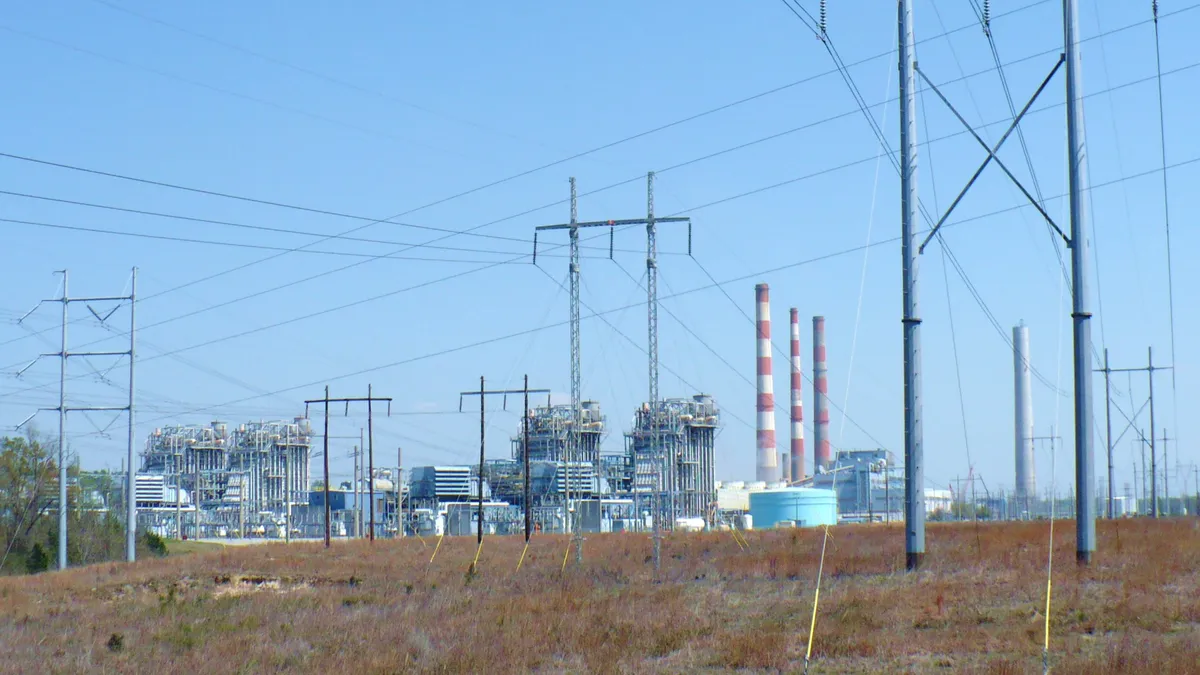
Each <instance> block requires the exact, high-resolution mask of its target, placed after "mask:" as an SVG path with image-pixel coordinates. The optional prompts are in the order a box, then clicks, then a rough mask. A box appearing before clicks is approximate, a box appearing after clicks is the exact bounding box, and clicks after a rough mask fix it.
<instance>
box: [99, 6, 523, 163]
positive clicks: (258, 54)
mask: <svg viewBox="0 0 1200 675" xmlns="http://www.w3.org/2000/svg"><path fill="white" fill-rule="evenodd" d="M93 2H95V3H97V4H99V5H103V6H105V7H108V8H109V9H112V10H114V11H118V12H122V13H125V14H128V15H130V16H135V17H137V18H139V19H142V20H144V21H149V22H151V23H155V24H158V25H160V26H165V27H167V28H170V29H172V30H176V31H179V32H181V33H184V34H185V35H190V36H192V37H194V38H197V39H200V40H204V41H206V42H211V43H213V44H216V45H220V46H222V47H225V48H227V49H232V50H234V51H237V52H240V53H242V54H246V55H249V56H252V57H254V58H257V59H260V60H262V61H265V62H267V63H271V64H274V65H277V66H281V67H283V68H287V69H289V70H292V71H295V72H298V73H302V74H304V75H308V76H310V77H313V78H316V79H318V80H322V81H324V82H327V83H330V84H335V85H338V86H340V87H343V88H346V89H350V90H353V91H357V92H359V93H361V94H368V95H371V96H375V97H377V98H380V99H383V100H385V101H390V102H392V103H398V104H400V105H402V106H405V107H407V108H412V109H413V110H419V111H421V112H423V113H427V114H429V115H433V116H436V117H444V118H446V119H449V120H452V121H454V122H457V123H459V124H464V125H467V126H471V127H475V128H476V129H481V130H483V131H487V132H490V133H494V134H499V135H502V136H508V137H509V138H512V139H514V140H518V141H522V142H525V139H522V138H519V137H517V136H515V135H513V134H510V133H507V132H504V131H501V130H498V129H494V128H492V127H489V126H486V125H483V124H479V123H478V122H474V121H472V120H469V119H465V118H462V117H458V116H455V115H452V114H450V113H447V112H445V111H442V110H435V109H433V108H430V107H428V106H424V105H421V104H419V103H413V102H412V101H408V100H405V99H401V98H398V97H396V96H393V95H390V94H385V93H383V92H381V91H377V90H374V89H369V88H367V87H363V86H361V85H357V84H354V83H353V82H348V81H346V80H343V79H340V78H337V77H333V76H332V75H328V74H325V73H321V72H318V71H315V70H312V69H310V68H305V67H303V66H298V65H296V64H294V63H289V62H287V61H284V60H282V59H279V58H276V57H274V56H271V55H269V54H264V53H262V52H258V51H255V50H253V49H249V48H247V47H243V46H242V45H239V44H235V43H233V42H229V41H227V40H222V39H220V38H216V37H213V36H211V35H206V34H204V33H200V32H199V31H195V30H192V29H190V28H187V27H184V26H180V25H178V24H175V23H171V22H169V21H166V20H163V19H159V18H157V17H153V16H150V15H147V14H142V13H140V12H137V11H134V10H132V9H129V8H128V7H123V6H121V5H118V4H116V3H112V2H108V1H107V0H93Z"/></svg>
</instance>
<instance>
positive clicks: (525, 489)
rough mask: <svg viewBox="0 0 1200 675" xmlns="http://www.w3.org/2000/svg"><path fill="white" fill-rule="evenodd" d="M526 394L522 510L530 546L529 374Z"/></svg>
mask: <svg viewBox="0 0 1200 675" xmlns="http://www.w3.org/2000/svg"><path fill="white" fill-rule="evenodd" d="M524 393H525V412H524V415H523V416H522V417H521V432H522V436H524V443H523V444H522V446H521V459H522V461H523V463H524V464H525V467H524V468H525V471H524V476H525V481H524V482H525V484H524V485H523V486H522V487H523V490H522V491H523V492H524V493H525V495H524V497H525V498H524V499H523V500H522V501H523V502H524V504H523V507H522V508H523V509H524V511H525V544H526V545H528V544H529V531H530V529H531V528H532V526H533V509H532V504H531V501H532V500H531V498H530V496H531V490H530V485H529V374H528V373H526V374H525V392H524Z"/></svg>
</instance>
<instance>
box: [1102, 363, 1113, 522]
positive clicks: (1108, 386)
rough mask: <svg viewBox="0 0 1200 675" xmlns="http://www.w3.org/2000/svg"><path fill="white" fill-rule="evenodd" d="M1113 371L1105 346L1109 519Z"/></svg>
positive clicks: (1110, 516)
mask: <svg viewBox="0 0 1200 675" xmlns="http://www.w3.org/2000/svg"><path fill="white" fill-rule="evenodd" d="M1111 376H1112V371H1111V370H1109V367H1108V347H1105V348H1104V425H1105V427H1106V432H1105V433H1106V434H1107V436H1106V441H1105V443H1106V445H1107V446H1108V519H1109V520H1112V519H1113V489H1114V488H1113V443H1112V386H1111V382H1110V380H1111Z"/></svg>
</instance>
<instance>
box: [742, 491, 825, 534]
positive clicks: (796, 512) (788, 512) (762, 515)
mask: <svg viewBox="0 0 1200 675" xmlns="http://www.w3.org/2000/svg"><path fill="white" fill-rule="evenodd" d="M750 516H751V518H752V519H753V521H754V526H755V528H757V529H766V528H770V527H775V526H777V525H779V524H780V523H789V524H790V523H795V526H796V527H815V526H817V525H836V524H837V495H835V494H834V492H833V490H818V489H815V488H781V489H778V490H763V491H762V492H751V493H750Z"/></svg>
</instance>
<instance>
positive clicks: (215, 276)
mask: <svg viewBox="0 0 1200 675" xmlns="http://www.w3.org/2000/svg"><path fill="white" fill-rule="evenodd" d="M1196 7H1200V4H1197V5H1193V6H1191V7H1188V8H1184V9H1180V10H1177V11H1176V12H1174V13H1173V14H1178V13H1181V12H1184V11H1188V10H1190V9H1194V8H1196ZM1163 16H1164V17H1165V16H1168V15H1166V14H1164V15H1163ZM1142 23H1145V22H1142ZM1133 25H1140V24H1133ZM1130 27H1131V26H1125V27H1121V28H1117V29H1113V30H1110V31H1107V32H1105V33H1102V34H1100V35H1097V36H1094V37H1092V38H1088V40H1091V39H1097V38H1099V37H1103V36H1104V35H1108V34H1112V33H1115V32H1119V31H1122V30H1127V29H1128V28H1130ZM1085 41H1086V40H1085ZM1052 51H1053V50H1052ZM1045 53H1050V52H1045ZM1028 58H1031V57H1026V59H1028ZM1026 59H1019V60H1018V61H1015V62H1013V63H1016V62H1019V61H1023V60H1026ZM837 60H838V62H840V57H838V59H837ZM1184 69H1186V68H1184ZM992 70H994V68H989V69H987V70H985V71H982V72H981V73H979V74H984V73H988V72H991V71H992ZM1181 70H1182V69H1181ZM1173 72H1178V71H1173ZM1167 74H1172V73H1167ZM972 77H974V76H972ZM960 79H966V78H960ZM955 81H958V80H951V81H949V82H946V83H944V84H949V83H950V82H955ZM848 84H849V85H850V86H851V87H853V80H850V81H849V82H848ZM1132 84H1136V82H1135V83H1127V84H1125V85H1121V86H1119V87H1115V88H1111V89H1110V90H1109V91H1112V90H1115V89H1118V88H1122V87H1125V86H1131V85H1132ZM855 90H856V88H855ZM1099 93H1104V92H1095V93H1094V94H1091V95H1095V94H1099ZM890 100H891V99H889V101H890ZM856 102H857V103H859V105H860V107H859V109H858V110H860V111H862V112H863V113H864V114H865V115H866V117H867V118H868V121H869V122H870V123H871V124H872V128H873V130H875V129H876V126H875V124H874V120H873V118H871V117H870V115H869V114H866V111H865V110H863V108H862V107H861V106H862V105H863V102H862V101H861V97H860V96H856ZM887 102H888V101H884V102H882V103H879V104H876V105H884V104H886V103H887ZM869 107H873V106H869ZM1050 107H1054V106H1050ZM1046 109H1049V107H1048V108H1043V109H1041V110H1046ZM1039 111H1040V110H1039ZM1035 112H1038V111H1035ZM850 114H853V112H848V113H844V114H842V115H838V116H835V117H832V118H826V120H821V121H819V122H816V123H812V124H809V125H804V126H802V127H798V128H796V129H793V130H791V131H788V132H783V133H780V134H774V135H771V136H768V137H765V138H763V139H759V140H756V141H751V142H748V143H743V144H741V145H739V146H735V147H734V148H730V149H727V150H724V151H719V152H717V153H711V154H709V155H705V156H703V157H700V158H696V159H693V160H689V161H686V162H682V163H679V164H675V165H673V166H671V167H667V168H666V169H664V170H662V171H659V173H662V172H665V171H669V170H672V169H677V168H680V167H683V166H687V165H689V164H693V163H696V162H699V161H705V160H707V159H711V158H714V157H717V156H719V155H722V154H725V153H727V152H732V151H735V150H739V149H742V148H745V147H749V146H750V145H754V144H756V143H759V142H763V141H766V140H771V139H774V138H778V137H780V136H782V135H785V134H787V133H791V132H794V131H798V130H800V129H804V128H811V127H812V126H816V125H817V124H821V123H824V122H826V121H832V120H833V119H838V118H841V117H845V116H847V115H850ZM876 133H877V135H879V134H880V133H881V132H879V131H876ZM961 133H963V132H958V133H956V134H951V135H950V136H946V137H943V138H949V137H952V136H956V135H959V134H961ZM880 138H881V139H882V136H880ZM939 140H940V139H939ZM882 142H883V143H884V145H885V147H886V146H887V143H886V140H882ZM931 142H932V141H931ZM888 156H889V160H890V161H891V162H892V163H893V165H895V158H894V157H893V156H892V153H890V151H889V153H888ZM0 157H8V158H10V159H20V160H25V161H33V162H37V163H41V164H47V165H51V166H56V167H59V168H64V169H75V170H81V171H84V172H87V173H96V174H99V175H105V176H108V177H112V178H121V179H128V180H133V181H135V182H145V183H149V184H153V185H159V186H162V187H176V188H179V189H183V190H187V191H194V192H200V193H202V194H209V195H213V196H223V197H229V198H232V199H237V200H242V201H249V202H254V203H259V204H267V205H277V206H281V207H283V208H295V209H299V210H301V211H309V212H315V213H325V214H327V215H339V216H342V217H349V218H353V219H358V220H367V221H369V222H368V223H367V225H364V226H361V227H358V228H353V229H351V230H348V231H346V232H343V233H341V234H339V235H328V236H326V237H325V238H323V239H320V240H318V241H314V242H310V243H308V244H305V245H303V246H300V247H297V248H294V249H288V250H284V251H282V252H280V253H276V254H274V255H273V256H268V257H267V258H264V259H261V260H258V261H254V262H251V263H247V264H244V265H240V266H237V267H234V268H230V269H226V270H223V271H221V272H217V273H215V274H212V275H209V276H207V277H203V278H200V279H196V280H193V281H190V282H186V283H184V284H181V285H179V286H175V287H172V288H170V289H167V290H165V291H161V292H159V293H156V294H152V295H150V296H147V297H146V298H144V299H143V301H145V300H149V299H152V298H155V297H159V296H162V295H165V294H167V293H171V292H174V291H177V290H180V289H182V288H185V287H188V286H191V285H195V284H198V283H202V282H204V281H209V280H211V279H214V278H217V277H219V276H222V275H225V274H229V273H231V272H234V271H237V270H241V269H245V268H247V267H250V266H253V265H257V264H259V263H261V262H265V261H267V260H271V259H273V258H277V257H280V256H283V255H287V254H288V253H289V252H295V251H298V250H302V249H305V248H307V247H309V246H312V245H315V244H317V243H321V242H322V241H326V240H328V239H330V238H334V237H338V236H345V235H347V234H349V233H353V232H355V231H357V230H361V229H363V228H365V227H367V226H369V225H372V224H376V223H380V222H386V221H390V220H391V219H392V218H399V217H402V216H404V215H406V214H408V213H412V212H413V211H416V210H420V209H422V208H427V206H429V205H427V206H426V207H419V208H418V209H414V210H411V211H408V212H405V213H402V214H397V215H395V216H392V217H391V218H387V219H382V220H372V219H370V218H367V217H363V216H352V215H349V214H339V213H337V212H333V211H325V210H320V209H311V208H309V207H302V206H296V205H290V204H283V203H281V202H273V201H269V200H261V199H257V198H251V197H241V196H237V195H228V194H227V193H218V192H214V191H209V190H201V189H196V188H188V187H185V186H175V185H173V184H168V183H163V182H159V181H151V180H148V179H142V178H135V177H130V176H122V175H119V174H114V173H111V172H105V171H98V170H94V169H86V168H82V167H74V166H70V165H66V164H62V163H58V162H50V161H47V160H39V159H34V158H28V157H22V156H19V155H13V154H10V153H2V152H0ZM863 161H867V160H863ZM857 163H861V162H853V163H850V164H846V165H842V167H835V168H834V169H831V170H829V171H832V170H836V169H837V168H845V167H849V166H853V165H854V164H857ZM829 171H824V172H821V173H828V172H829ZM814 175H821V174H814ZM809 177H811V176H809ZM640 179H641V177H640V176H638V177H634V178H631V179H628V180H625V181H620V182H618V183H614V184H612V185H609V186H606V187H603V188H599V189H597V190H593V191H591V192H588V193H585V194H584V195H583V196H588V195H592V194H596V193H598V192H601V191H604V190H608V189H612V188H614V187H618V186H621V185H624V184H627V183H630V182H633V181H636V180H640ZM801 179H803V178H801ZM801 179H794V180H792V181H786V182H784V183H779V184H776V185H772V186H767V187H765V188H760V189H758V190H756V191H752V192H750V193H743V194H741V195H736V196H734V197H730V198H726V199H725V200H723V201H730V200H732V199H738V198H741V197H744V196H749V195H750V194H754V193H756V192H762V191H765V190H769V189H774V188H776V187H781V186H782V185H786V184H789V183H792V182H796V181H797V180H801ZM464 194H466V193H464ZM460 196H461V195H460ZM561 203H562V200H558V201H555V202H552V203H550V204H546V205H543V206H540V207H536V208H533V209H528V210H526V211H523V212H521V213H517V214H513V215H511V216H507V217H505V218H501V219H497V220H494V221H491V222H489V223H484V224H481V225H477V226H475V227H472V228H468V229H467V230H462V231H454V230H449V231H448V232H450V234H447V235H445V236H443V237H439V238H437V239H434V240H432V241H430V242H426V243H424V244H420V245H417V244H414V245H411V246H409V247H408V248H412V247H416V246H426V245H429V244H432V243H435V242H437V241H442V240H444V239H448V238H450V237H453V236H456V235H457V234H466V233H472V232H474V231H475V230H478V229H481V228H484V227H488V226H490V225H495V224H497V223H500V222H504V221H507V220H512V219H515V218H518V217H521V216H524V215H528V214H530V213H533V212H536V211H540V210H542V209H545V208H549V207H552V206H557V205H559V204H561ZM717 203H721V202H720V201H718V202H712V203H710V204H708V205H706V206H712V205H716V204H717ZM925 215H926V218H928V217H929V216H928V214H927V213H926V214H925ZM408 248H405V249H401V250H399V251H396V252H394V253H402V252H404V251H406V250H408ZM386 255H388V254H381V255H379V256H375V257H373V258H367V259H364V260H361V261H359V262H357V263H352V264H350V265H347V266H344V267H341V268H337V269H333V270H328V271H326V272H323V273H320V274H317V275H313V276H310V277H307V278H304V279H300V280H297V281H295V282H292V283H289V284H284V285H282V286H277V287H275V288H274V289H271V290H268V291H265V292H263V293H256V294H251V295H248V296H243V297H242V298H240V299H238V300H235V301H230V302H225V303H222V304H221V305H218V306H227V305H229V304H233V302H238V301H241V300H244V299H248V298H251V297H258V296H259V295H263V294H264V293H267V292H273V291H275V290H280V289H282V288H287V287H290V286H293V285H297V284H300V283H304V282H307V281H311V280H314V279H317V278H321V277H324V276H328V275H331V274H335V273H338V272H341V271H345V270H347V269H351V268H353V267H357V266H359V265H363V264H366V263H368V262H372V261H373V260H376V259H380V258H382V257H385V256H386ZM18 339H21V338H18ZM9 342H11V341H9ZM4 344H8V342H5V343H0V346H2V345H4Z"/></svg>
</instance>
